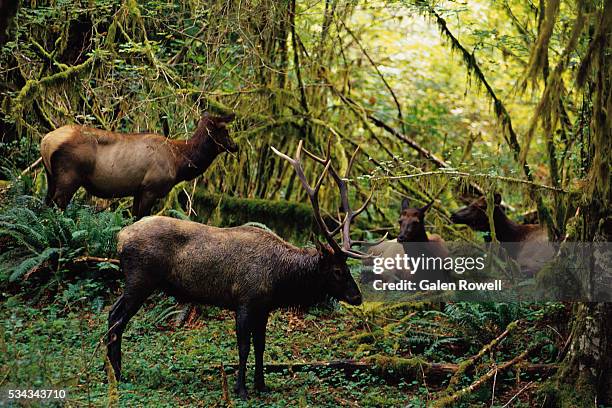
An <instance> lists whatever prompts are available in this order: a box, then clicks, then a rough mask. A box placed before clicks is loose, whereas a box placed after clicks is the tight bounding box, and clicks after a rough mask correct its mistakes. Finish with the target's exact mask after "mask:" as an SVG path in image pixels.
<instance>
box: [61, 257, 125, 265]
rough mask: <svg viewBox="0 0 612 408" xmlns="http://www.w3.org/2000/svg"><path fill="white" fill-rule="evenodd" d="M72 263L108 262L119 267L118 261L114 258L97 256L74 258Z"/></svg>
mask: <svg viewBox="0 0 612 408" xmlns="http://www.w3.org/2000/svg"><path fill="white" fill-rule="evenodd" d="M72 262H73V263H84V262H108V263H111V264H114V265H119V260H118V259H115V258H100V257H97V256H80V257H78V258H76V259H75V260H74V261H72Z"/></svg>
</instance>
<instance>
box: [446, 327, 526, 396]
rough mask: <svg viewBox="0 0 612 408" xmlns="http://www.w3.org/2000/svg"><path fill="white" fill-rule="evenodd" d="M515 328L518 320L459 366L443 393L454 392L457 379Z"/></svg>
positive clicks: (457, 382)
mask: <svg viewBox="0 0 612 408" xmlns="http://www.w3.org/2000/svg"><path fill="white" fill-rule="evenodd" d="M517 326H518V320H516V321H514V322H512V323H510V324H509V325H508V326H507V327H506V330H504V331H503V333H502V334H500V335H499V336H497V337H496V338H495V339H493V340H492V341H491V342H490V343H489V344H487V345H485V346H484V347H483V348H482V349H481V350H480V351H479V352H478V353H477V354H476V355H475V356H473V357H470V358H469V359H467V360H465V361H463V362H462V363H461V364H459V368H458V369H457V371H456V372H455V374H454V375H453V376H452V378H451V379H450V381H449V382H448V387H447V388H446V390H445V391H444V392H445V393H446V394H450V393H451V392H453V391H454V390H455V386H456V385H457V384H459V379H460V378H459V377H460V376H461V375H463V374H465V373H466V372H467V370H468V369H470V368H471V367H472V366H474V364H475V363H476V361H478V360H480V359H481V358H482V357H483V356H484V355H485V354H486V353H487V352H489V351H490V350H492V349H493V347H495V346H497V345H498V344H499V343H500V342H501V341H502V340H503V339H504V338H505V337H506V336H507V335H508V334H510V333H511V332H512V331H514V330H515V329H516V328H517Z"/></svg>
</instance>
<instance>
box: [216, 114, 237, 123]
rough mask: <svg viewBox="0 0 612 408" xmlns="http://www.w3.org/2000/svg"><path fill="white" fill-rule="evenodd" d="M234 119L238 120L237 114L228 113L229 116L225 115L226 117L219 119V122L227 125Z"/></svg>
mask: <svg viewBox="0 0 612 408" xmlns="http://www.w3.org/2000/svg"><path fill="white" fill-rule="evenodd" d="M234 119H236V114H235V113H233V112H232V113H228V114H227V115H225V116H221V117H220V118H219V121H220V122H225V123H230V122H232V121H233V120H234Z"/></svg>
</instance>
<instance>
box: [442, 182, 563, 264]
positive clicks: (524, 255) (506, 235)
mask: <svg viewBox="0 0 612 408" xmlns="http://www.w3.org/2000/svg"><path fill="white" fill-rule="evenodd" d="M501 201H502V199H501V195H500V194H498V193H495V194H494V197H493V202H494V204H495V208H494V209H493V223H494V227H495V236H496V238H497V240H498V241H499V242H500V243H502V244H506V245H504V247H505V248H506V250H507V252H508V255H510V256H511V257H512V258H514V259H516V260H517V261H518V263H519V265H520V266H521V270H522V271H523V272H525V273H526V274H528V275H532V274H534V273H535V272H537V271H538V270H539V269H540V267H541V265H543V264H544V263H545V262H546V261H548V259H550V258H551V257H552V256H553V255H554V252H553V248H552V246H551V245H549V243H548V242H549V241H548V234H547V232H546V229H545V228H544V227H542V226H541V225H539V224H518V223H516V222H514V221H512V220H511V219H510V218H508V216H507V215H506V213H505V212H504V210H503V209H502V207H501ZM451 221H452V222H454V223H455V224H465V225H467V226H469V227H470V228H471V229H473V230H475V231H483V232H490V231H491V227H490V224H489V217H488V216H487V200H486V197H485V196H482V197H479V198H477V199H476V200H474V201H473V202H472V203H470V205H468V206H466V207H464V208H461V209H459V210H458V211H456V212H455V213H453V214H452V215H451Z"/></svg>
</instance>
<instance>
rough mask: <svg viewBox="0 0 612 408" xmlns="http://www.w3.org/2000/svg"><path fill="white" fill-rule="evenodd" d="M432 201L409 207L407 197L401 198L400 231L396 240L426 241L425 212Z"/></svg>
mask: <svg viewBox="0 0 612 408" xmlns="http://www.w3.org/2000/svg"><path fill="white" fill-rule="evenodd" d="M432 204H433V201H432V202H430V203H429V204H427V205H426V206H424V207H421V208H411V207H410V204H409V202H408V199H407V198H404V199H403V200H402V209H401V212H400V218H399V224H400V233H399V235H398V236H397V242H427V233H426V232H425V213H426V212H427V210H429V208H430V207H431V205H432Z"/></svg>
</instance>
